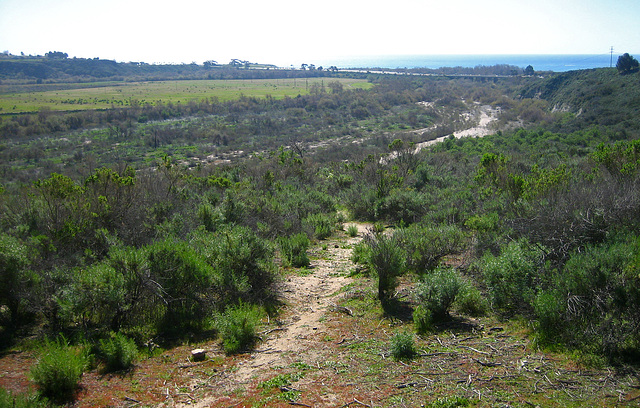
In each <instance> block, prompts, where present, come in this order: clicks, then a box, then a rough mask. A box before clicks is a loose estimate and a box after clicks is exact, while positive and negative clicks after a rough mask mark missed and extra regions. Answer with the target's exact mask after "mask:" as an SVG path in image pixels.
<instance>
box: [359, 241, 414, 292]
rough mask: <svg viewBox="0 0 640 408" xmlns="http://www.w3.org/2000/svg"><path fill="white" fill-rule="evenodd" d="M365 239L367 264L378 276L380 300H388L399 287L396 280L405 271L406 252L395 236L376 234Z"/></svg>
mask: <svg viewBox="0 0 640 408" xmlns="http://www.w3.org/2000/svg"><path fill="white" fill-rule="evenodd" d="M365 239H366V243H367V245H368V247H369V250H368V251H367V252H366V254H367V256H368V258H369V259H368V262H367V263H368V264H369V267H370V268H371V270H372V271H374V272H375V273H376V274H377V275H378V298H379V299H380V300H381V301H385V300H388V299H389V298H390V297H391V294H392V293H393V291H394V290H395V288H396V286H397V280H396V278H397V277H398V276H400V275H401V274H403V273H404V271H405V252H404V250H403V249H402V247H401V246H400V244H399V242H398V240H397V239H396V238H395V237H394V236H388V235H384V234H374V235H367V236H366V237H365Z"/></svg>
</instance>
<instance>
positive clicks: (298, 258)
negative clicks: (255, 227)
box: [278, 232, 310, 268]
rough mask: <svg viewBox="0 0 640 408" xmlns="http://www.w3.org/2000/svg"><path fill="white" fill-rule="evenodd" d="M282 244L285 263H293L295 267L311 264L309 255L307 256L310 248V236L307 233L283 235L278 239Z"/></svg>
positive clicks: (281, 248) (281, 250)
mask: <svg viewBox="0 0 640 408" xmlns="http://www.w3.org/2000/svg"><path fill="white" fill-rule="evenodd" d="M278 243H279V245H280V253H281V255H282V259H283V264H285V265H291V266H293V267H295V268H302V267H305V266H309V263H310V261H309V256H307V248H309V243H310V242H309V238H308V237H307V234H305V233H304V232H301V233H300V234H296V235H292V236H290V237H281V238H280V239H279V240H278Z"/></svg>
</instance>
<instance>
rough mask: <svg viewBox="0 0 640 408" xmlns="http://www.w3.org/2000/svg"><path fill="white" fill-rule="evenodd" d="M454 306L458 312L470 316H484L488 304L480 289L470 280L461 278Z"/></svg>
mask: <svg viewBox="0 0 640 408" xmlns="http://www.w3.org/2000/svg"><path fill="white" fill-rule="evenodd" d="M454 308H455V309H456V310H457V311H459V312H460V313H464V314H467V315H470V316H484V315H486V314H487V312H488V310H489V304H488V303H487V300H486V298H485V297H484V295H483V294H482V292H480V290H479V289H478V288H477V287H476V286H475V285H474V284H473V283H471V282H470V281H468V280H464V279H463V280H462V281H461V286H460V290H459V291H458V296H457V297H456V301H455V303H454Z"/></svg>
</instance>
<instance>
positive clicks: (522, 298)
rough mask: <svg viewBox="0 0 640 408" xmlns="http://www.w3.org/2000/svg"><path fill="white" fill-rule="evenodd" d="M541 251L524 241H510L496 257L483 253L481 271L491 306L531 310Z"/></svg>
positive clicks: (500, 308) (508, 310)
mask: <svg viewBox="0 0 640 408" xmlns="http://www.w3.org/2000/svg"><path fill="white" fill-rule="evenodd" d="M542 257H543V252H542V250H541V249H540V248H538V247H536V246H534V245H531V244H529V243H527V242H526V241H513V242H510V243H509V244H508V245H507V246H506V247H505V248H503V249H502V252H501V253H500V255H499V256H493V255H491V254H486V255H485V256H484V257H483V258H482V260H481V261H480V270H481V272H482V276H483V277H484V282H485V284H486V286H487V288H488V290H489V295H490V297H491V303H492V306H493V307H495V308H497V309H499V310H501V311H503V312H506V313H516V312H522V311H526V310H528V309H530V305H531V302H532V301H533V299H534V297H535V294H536V290H537V288H538V284H539V280H540V270H541V267H542V259H543V258H542Z"/></svg>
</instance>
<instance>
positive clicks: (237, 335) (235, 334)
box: [216, 303, 263, 354]
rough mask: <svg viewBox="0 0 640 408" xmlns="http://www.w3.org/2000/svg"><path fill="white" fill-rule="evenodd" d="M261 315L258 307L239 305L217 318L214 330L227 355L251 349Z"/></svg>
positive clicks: (255, 338)
mask: <svg viewBox="0 0 640 408" xmlns="http://www.w3.org/2000/svg"><path fill="white" fill-rule="evenodd" d="M262 314H263V312H262V309H261V308H260V307H259V306H256V305H249V304H245V303H241V304H239V305H237V306H233V307H230V308H228V309H227V310H226V311H225V312H224V313H222V314H221V315H220V316H219V317H218V319H217V322H216V329H217V330H218V333H219V334H220V337H221V338H222V347H223V349H224V351H225V352H226V353H227V354H237V353H240V352H242V351H245V350H248V349H250V348H251V347H253V345H254V344H255V342H256V340H257V338H258V337H257V333H256V329H257V326H258V325H259V324H260V320H261V319H262Z"/></svg>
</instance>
